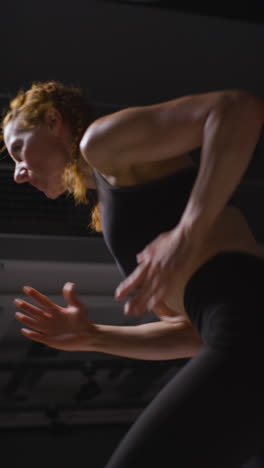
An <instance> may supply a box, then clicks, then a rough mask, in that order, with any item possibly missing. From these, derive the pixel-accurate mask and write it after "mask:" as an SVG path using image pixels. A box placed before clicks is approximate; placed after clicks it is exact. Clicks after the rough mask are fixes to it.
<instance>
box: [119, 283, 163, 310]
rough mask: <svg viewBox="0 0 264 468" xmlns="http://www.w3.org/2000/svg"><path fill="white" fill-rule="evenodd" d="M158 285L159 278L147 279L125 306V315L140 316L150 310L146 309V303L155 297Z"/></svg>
mask: <svg viewBox="0 0 264 468" xmlns="http://www.w3.org/2000/svg"><path fill="white" fill-rule="evenodd" d="M159 285H160V277H159V276H158V275H156V276H152V277H150V278H148V281H147V282H146V283H145V284H144V285H143V286H142V288H141V290H140V291H139V292H138V293H137V294H136V295H135V296H134V297H133V298H132V299H131V300H130V301H129V302H127V303H126V304H125V308H124V312H125V314H126V315H132V314H134V315H137V316H142V315H143V314H144V313H145V312H147V311H149V310H151V309H150V308H149V307H148V302H149V301H150V300H151V298H152V297H153V296H154V295H155V293H156V291H157V290H158V288H159Z"/></svg>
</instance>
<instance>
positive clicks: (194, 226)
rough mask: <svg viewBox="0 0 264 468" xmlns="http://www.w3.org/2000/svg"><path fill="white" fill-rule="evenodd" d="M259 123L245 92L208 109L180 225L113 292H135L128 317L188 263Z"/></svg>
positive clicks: (259, 105)
mask: <svg viewBox="0 0 264 468" xmlns="http://www.w3.org/2000/svg"><path fill="white" fill-rule="evenodd" d="M263 124H264V104H263V100H261V99H259V98H257V97H255V96H253V95H250V94H248V93H243V92H242V93H241V94H239V93H238V95H237V96H236V99H232V96H231V99H230V96H228V95H227V98H226V99H225V98H223V99H222V100H220V101H219V102H218V103H217V105H216V106H215V107H214V108H213V109H211V111H210V113H209V115H208V117H207V119H206V121H205V123H204V126H203V139H202V147H201V159H200V167H199V172H198V175H197V179H196V181H195V184H194V186H193V190H192V192H191V195H190V198H189V201H188V204H187V206H186V208H185V211H184V213H183V216H182V218H181V221H180V223H179V224H178V225H177V226H175V229H174V230H172V231H170V232H168V233H163V234H161V236H159V237H158V238H157V239H155V240H154V241H153V242H152V243H151V244H149V245H148V246H147V247H146V248H145V249H144V251H143V252H141V253H140V254H139V255H138V257H137V259H138V262H139V266H138V267H137V268H136V269H135V270H134V272H133V273H132V274H131V275H130V276H129V277H128V278H127V279H126V280H124V281H123V282H122V283H121V284H120V285H119V288H118V289H117V291H116V298H117V299H123V298H124V297H126V296H127V295H128V294H131V293H133V292H134V291H135V289H136V288H139V292H138V293H137V294H136V295H135V297H134V298H133V299H132V300H131V301H130V302H128V303H127V304H126V313H127V314H133V313H137V314H138V315H142V314H143V313H144V311H145V310H146V309H151V308H153V307H154V306H155V305H156V304H157V303H158V302H159V301H161V300H162V298H163V297H164V295H165V293H166V290H167V288H168V287H169V285H170V284H171V281H172V280H175V281H176V280H177V273H178V274H180V271H181V268H182V267H183V266H185V265H187V263H188V261H190V262H191V259H192V256H193V255H195V254H196V252H198V250H199V247H200V245H201V244H202V243H203V242H204V240H205V238H206V236H207V235H208V233H209V231H210V229H211V227H212V225H213V223H214V221H215V220H216V218H217V216H218V215H219V213H220V212H221V211H222V209H223V208H224V206H225V204H226V202H227V201H228V199H229V198H230V197H231V195H232V193H233V192H234V190H235V189H236V187H237V185H238V184H239V182H240V181H241V178H242V177H243V175H244V173H245V171H246V169H247V167H248V165H249V163H250V160H251V158H252V155H253V153H254V149H255V146H256V144H257V141H258V138H259V135H260V131H261V128H262V126H263Z"/></svg>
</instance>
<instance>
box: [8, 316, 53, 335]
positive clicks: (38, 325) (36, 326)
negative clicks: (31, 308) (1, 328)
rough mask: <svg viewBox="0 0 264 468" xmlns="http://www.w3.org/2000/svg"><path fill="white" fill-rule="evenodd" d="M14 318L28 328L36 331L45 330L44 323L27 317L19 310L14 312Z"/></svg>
mask: <svg viewBox="0 0 264 468" xmlns="http://www.w3.org/2000/svg"><path fill="white" fill-rule="evenodd" d="M15 318H16V319H17V320H18V321H19V322H21V323H23V324H24V325H27V326H28V327H30V328H33V329H34V330H36V331H39V332H42V333H43V332H47V328H46V327H45V326H44V324H43V323H42V322H41V321H40V320H34V319H32V318H31V317H28V316H27V315H24V314H21V313H20V312H16V313H15Z"/></svg>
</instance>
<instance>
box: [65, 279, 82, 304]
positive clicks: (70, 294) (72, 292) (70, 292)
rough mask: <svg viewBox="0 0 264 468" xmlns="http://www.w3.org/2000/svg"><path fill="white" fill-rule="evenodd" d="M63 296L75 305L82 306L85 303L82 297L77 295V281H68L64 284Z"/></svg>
mask: <svg viewBox="0 0 264 468" xmlns="http://www.w3.org/2000/svg"><path fill="white" fill-rule="evenodd" d="M62 292H63V296H64V298H65V299H66V301H67V302H68V303H69V304H70V305H72V306H75V307H82V306H83V305H84V304H83V303H82V302H81V301H80V299H79V298H78V297H77V295H76V285H75V283H70V282H67V283H65V285H64V286H63V289H62Z"/></svg>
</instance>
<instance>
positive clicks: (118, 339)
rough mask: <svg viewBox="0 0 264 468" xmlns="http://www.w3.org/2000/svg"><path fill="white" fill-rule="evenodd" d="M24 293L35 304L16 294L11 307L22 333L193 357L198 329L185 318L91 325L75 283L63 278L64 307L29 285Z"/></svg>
mask: <svg viewBox="0 0 264 468" xmlns="http://www.w3.org/2000/svg"><path fill="white" fill-rule="evenodd" d="M24 292H25V293H26V294H27V296H29V297H30V298H31V299H33V300H34V301H35V302H37V304H38V305H39V306H40V307H36V306H35V305H32V304H30V303H29V302H27V301H25V300H21V299H15V301H14V303H15V305H16V306H17V307H18V308H19V309H20V310H21V311H22V313H21V312H16V314H15V317H16V319H17V320H18V321H19V322H21V323H22V324H23V325H24V326H26V327H27V328H22V330H21V333H22V334H23V335H24V336H25V337H27V338H29V339H30V340H32V341H37V342H39V343H43V344H45V345H47V346H49V347H51V348H56V349H60V350H63V351H96V352H102V353H106V354H113V355H116V356H122V357H128V358H133V359H143V360H168V359H178V358H188V357H192V356H194V355H195V354H196V353H197V352H198V351H199V349H200V348H201V346H202V341H201V338H200V336H199V334H198V332H197V331H196V330H195V328H194V327H193V326H192V325H191V324H190V322H187V321H186V320H180V321H179V322H178V323H173V324H170V323H166V322H161V321H160V322H153V323H147V324H143V325H136V326H112V325H96V324H93V323H92V322H91V321H90V319H89V315H88V311H87V307H86V305H85V304H84V303H83V302H82V301H80V299H79V298H78V297H77V295H76V292H75V285H74V283H66V284H65V285H64V287H63V295H64V298H65V299H66V301H67V302H68V306H67V307H61V306H59V305H57V304H55V303H54V302H52V301H51V300H50V299H49V298H48V297H47V296H44V295H43V294H41V293H40V292H39V291H37V290H36V289H34V288H28V289H25V288H24ZM28 327H29V328H28Z"/></svg>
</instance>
